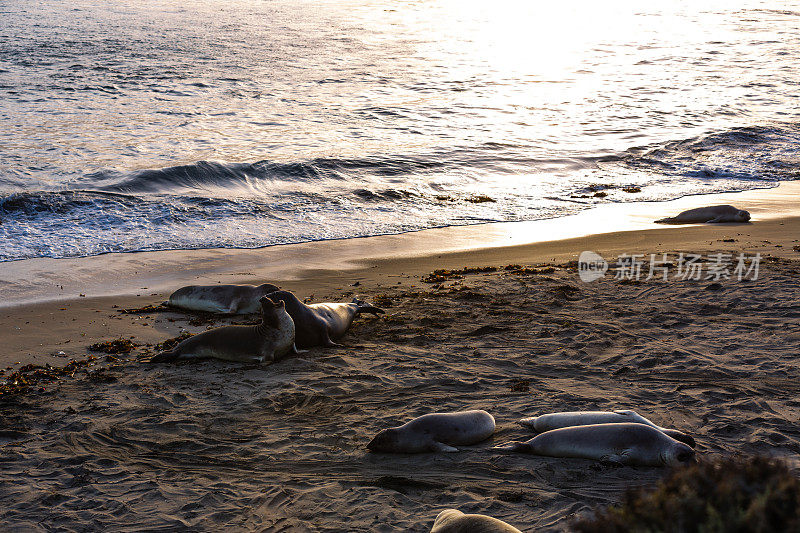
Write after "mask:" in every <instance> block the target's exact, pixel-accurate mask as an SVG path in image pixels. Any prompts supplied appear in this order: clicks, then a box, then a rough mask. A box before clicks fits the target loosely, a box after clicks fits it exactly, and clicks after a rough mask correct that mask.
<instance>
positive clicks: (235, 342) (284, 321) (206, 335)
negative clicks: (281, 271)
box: [150, 296, 297, 363]
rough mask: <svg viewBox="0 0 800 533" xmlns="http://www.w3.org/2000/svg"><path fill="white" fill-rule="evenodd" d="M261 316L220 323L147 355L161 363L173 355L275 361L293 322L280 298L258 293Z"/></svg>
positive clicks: (287, 347) (290, 345)
mask: <svg viewBox="0 0 800 533" xmlns="http://www.w3.org/2000/svg"><path fill="white" fill-rule="evenodd" d="M259 302H260V304H261V313H262V319H261V324H258V325H257V326H223V327H221V328H214V329H210V330H208V331H204V332H203V333H198V334H197V335H195V336H193V337H189V338H188V339H186V340H184V341H182V342H180V343H179V344H178V345H177V346H176V347H175V348H173V349H172V350H169V351H165V352H161V353H160V354H158V355H155V356H153V357H152V358H151V359H150V362H151V363H163V362H167V361H175V360H176V359H194V358H205V357H214V358H216V359H223V360H226V361H240V362H243V363H263V362H265V361H267V362H272V361H277V360H278V359H280V358H281V357H283V356H284V355H286V354H287V353H289V352H290V351H295V352H296V351H297V348H296V347H295V345H294V322H292V318H291V317H290V316H289V314H288V313H287V312H286V309H285V306H284V303H283V302H277V303H276V302H273V301H272V300H270V299H269V298H267V297H265V296H264V297H262V298H261V300H260V301H259Z"/></svg>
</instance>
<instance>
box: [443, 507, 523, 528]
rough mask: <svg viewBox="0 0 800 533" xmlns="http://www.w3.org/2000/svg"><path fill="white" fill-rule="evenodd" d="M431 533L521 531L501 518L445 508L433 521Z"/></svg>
mask: <svg viewBox="0 0 800 533" xmlns="http://www.w3.org/2000/svg"><path fill="white" fill-rule="evenodd" d="M431 533H522V531H520V530H519V529H517V528H515V527H514V526H511V525H509V524H506V523H505V522H503V521H502V520H498V519H497V518H492V517H491V516H486V515H482V514H464V513H462V512H461V511H457V510H456V509H445V510H444V511H442V512H441V513H439V516H437V517H436V521H435V522H434V523H433V529H431Z"/></svg>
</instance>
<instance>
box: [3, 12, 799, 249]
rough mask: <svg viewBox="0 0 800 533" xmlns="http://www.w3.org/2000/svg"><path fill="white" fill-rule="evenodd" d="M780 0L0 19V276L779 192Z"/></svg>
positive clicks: (787, 19)
mask: <svg viewBox="0 0 800 533" xmlns="http://www.w3.org/2000/svg"><path fill="white" fill-rule="evenodd" d="M799 25H800V10H798V9H797V6H796V3H795V2H791V1H789V0H773V1H769V2H767V1H758V0H739V1H736V0H734V1H715V0H697V1H692V2H689V1H674V2H659V3H657V4H656V3H641V2H630V1H613V0H612V1H609V2H577V1H576V2H560V3H552V2H547V3H540V2H529V1H526V2H510V1H508V2H506V1H499V2H471V1H444V0H442V1H432V0H428V1H424V2H423V1H394V0H393V1H391V2H390V1H385V0H384V1H376V0H362V1H359V2H350V1H337V2H333V1H328V2H325V1H323V2H310V1H304V0H300V1H297V0H295V1H289V0H275V1H252V0H247V1H243V0H226V1H216V0H207V1H202V2H201V1H188V2H180V3H178V2H172V1H165V0H149V1H141V0H140V1H131V0H112V1H105V0H104V1H102V2H101V1H99V0H86V1H70V2H65V1H53V0H51V1H42V2H29V1H22V0H5V1H4V2H3V3H2V4H0V261H14V260H21V259H26V258H34V257H52V258H63V257H81V256H90V255H96V254H103V253H108V252H134V251H142V250H169V249H198V248H255V247H262V246H268V245H276V244H285V243H297V242H307V241H315V240H322V239H338V238H351V237H361V236H368V235H378V234H388V233H401V232H408V231H416V230H421V229H425V228H432V227H443V226H452V225H466V224H480V223H485V222H498V221H522V220H535V219H541V218H552V217H559V216H564V215H569V214H574V213H576V212H578V211H580V210H584V209H588V208H590V207H592V206H594V205H597V204H600V203H608V202H632V201H642V200H648V201H662V200H668V199H673V198H677V197H680V196H685V195H690V194H703V193H712V192H723V191H737V190H745V189H751V188H755V187H771V186H774V185H776V184H777V183H778V182H779V181H781V180H793V179H797V177H798V176H800V156H799V155H798V149H797V146H798V143H799V142H800V106H798V99H797V98H798V94H799V93H800V86H799V85H800V77H798V75H797V73H798V72H800V31H799V30H800V28H799V27H798V26H799Z"/></svg>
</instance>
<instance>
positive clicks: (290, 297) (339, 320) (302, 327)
mask: <svg viewBox="0 0 800 533" xmlns="http://www.w3.org/2000/svg"><path fill="white" fill-rule="evenodd" d="M269 297H270V298H272V299H273V300H276V301H278V300H280V301H282V302H285V303H286V312H288V313H289V316H291V317H292V320H294V327H295V330H296V338H295V342H296V343H297V346H298V347H299V348H311V347H312V346H339V345H338V344H336V343H335V342H333V339H338V338H340V337H342V336H344V334H345V333H346V332H347V330H348V329H350V326H351V325H352V324H353V320H355V318H356V317H357V316H358V315H360V314H361V313H373V314H376V315H377V314H382V313H384V312H385V311H384V310H383V309H380V308H379V307H375V306H373V305H370V304H368V303H367V302H364V301H362V300H359V299H358V298H353V301H352V302H351V303H319V304H311V305H306V304H304V303H303V302H301V301H300V300H299V299H298V298H297V296H295V295H294V294H292V293H291V292H289V291H275V292H273V293H270V295H269Z"/></svg>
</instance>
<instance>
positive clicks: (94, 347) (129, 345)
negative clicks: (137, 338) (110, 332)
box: [89, 337, 140, 354]
mask: <svg viewBox="0 0 800 533" xmlns="http://www.w3.org/2000/svg"><path fill="white" fill-rule="evenodd" d="M138 346H140V345H139V344H136V343H135V342H133V341H132V340H130V339H126V338H124V337H120V338H119V339H115V340H113V341H106V342H97V343H95V344H91V345H89V349H90V350H91V351H93V352H102V353H109V354H119V353H131V352H132V351H133V350H134V349H136V347H138Z"/></svg>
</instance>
